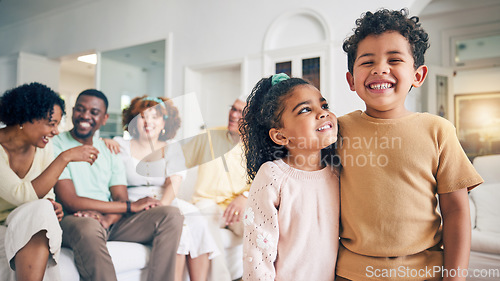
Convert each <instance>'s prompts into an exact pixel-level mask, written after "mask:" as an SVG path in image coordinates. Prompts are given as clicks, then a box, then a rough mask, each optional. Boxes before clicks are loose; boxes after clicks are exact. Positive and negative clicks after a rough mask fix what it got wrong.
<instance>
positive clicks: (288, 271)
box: [240, 73, 339, 280]
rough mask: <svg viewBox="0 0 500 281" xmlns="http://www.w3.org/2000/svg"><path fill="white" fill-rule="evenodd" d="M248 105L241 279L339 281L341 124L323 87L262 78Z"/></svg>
mask: <svg viewBox="0 0 500 281" xmlns="http://www.w3.org/2000/svg"><path fill="white" fill-rule="evenodd" d="M247 103H248V104H247V106H246V107H245V110H244V111H243V114H244V121H243V123H242V125H241V127H240V130H241V132H242V135H243V145H244V148H245V154H246V161H247V172H248V176H249V178H250V181H253V182H252V186H251V188H250V195H249V198H248V203H247V209H246V211H245V214H244V224H245V232H244V233H245V234H244V241H243V247H244V258H243V260H244V261H243V279H244V280H334V278H335V263H336V258H337V250H338V233H339V178H338V172H337V169H336V168H335V167H333V166H334V165H333V164H334V163H333V161H331V160H333V159H334V155H333V153H332V150H333V149H332V148H331V145H332V144H333V143H335V142H336V141H337V119H336V117H335V115H334V114H333V113H331V112H330V111H329V110H328V103H327V102H326V100H325V98H323V96H322V95H321V93H320V92H319V90H318V89H316V88H315V87H314V86H313V85H311V84H310V83H309V82H307V81H305V80H303V79H300V78H289V77H288V76H287V75H286V74H283V73H281V74H276V75H273V76H271V77H269V78H264V79H262V80H260V81H259V82H258V83H257V85H256V86H255V87H254V89H253V90H252V93H251V95H250V96H249V97H248V100H247ZM324 148H326V149H324ZM322 149H323V151H322ZM322 152H324V154H325V155H323V156H322Z"/></svg>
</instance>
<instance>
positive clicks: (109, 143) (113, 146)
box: [101, 138, 120, 154]
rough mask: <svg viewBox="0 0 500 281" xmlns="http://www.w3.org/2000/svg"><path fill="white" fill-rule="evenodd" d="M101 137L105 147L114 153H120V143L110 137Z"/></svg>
mask: <svg viewBox="0 0 500 281" xmlns="http://www.w3.org/2000/svg"><path fill="white" fill-rule="evenodd" d="M101 139H102V140H103V141H104V143H105V144H106V147H107V148H108V149H109V150H110V151H111V152H113V153H114V154H118V153H120V145H119V144H118V142H117V141H115V140H112V139H105V138H101Z"/></svg>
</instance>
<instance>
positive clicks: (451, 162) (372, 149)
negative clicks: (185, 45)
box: [337, 111, 482, 280]
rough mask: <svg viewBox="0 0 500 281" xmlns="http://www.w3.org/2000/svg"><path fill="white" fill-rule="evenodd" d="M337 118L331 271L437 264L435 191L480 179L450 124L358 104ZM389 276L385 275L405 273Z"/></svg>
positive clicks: (351, 274) (357, 274)
mask: <svg viewBox="0 0 500 281" xmlns="http://www.w3.org/2000/svg"><path fill="white" fill-rule="evenodd" d="M339 124H340V126H339V127H340V133H341V135H342V145H341V148H340V149H339V155H340V158H341V161H342V166H343V168H342V171H341V176H340V179H341V225H342V226H341V233H340V237H341V243H342V247H341V249H340V253H339V261H338V263H337V264H338V267H337V273H338V274H339V275H340V276H343V277H345V278H348V279H354V280H358V279H360V278H362V279H365V278H367V277H368V276H367V274H370V275H372V276H371V277H372V278H374V279H373V280H378V279H377V278H376V277H377V276H375V269H383V268H388V267H394V266H395V267H398V266H410V267H411V268H417V269H420V268H425V266H426V265H427V266H430V267H432V266H434V265H437V266H441V265H442V263H443V260H442V252H441V251H440V243H441V239H442V237H441V228H440V226H441V217H440V215H439V213H438V211H437V202H438V200H437V197H436V194H440V193H448V192H453V191H456V190H459V189H462V188H469V189H471V188H473V187H475V186H477V185H478V184H480V183H481V182H482V178H481V177H480V176H479V174H478V173H477V172H476V171H475V170H474V168H473V166H472V164H471V163H470V161H469V160H468V158H467V156H466V155H465V153H464V151H463V150H462V147H461V146H460V143H459V141H458V139H457V137H456V133H455V128H454V127H453V125H452V124H451V123H450V122H448V121H447V120H445V119H444V118H441V117H438V116H435V115H431V114H427V113H414V114H411V115H408V116H406V117H403V118H400V119H377V118H372V117H370V116H368V115H366V114H365V113H363V112H361V111H355V112H352V113H350V114H348V115H345V116H342V117H340V118H339ZM377 257H379V258H377ZM389 257H390V258H389ZM367 266H371V267H372V269H373V270H371V271H370V270H368V269H367ZM403 275H404V274H403ZM396 277H397V278H394V279H392V280H406V279H405V278H403V276H402V275H398V276H396ZM417 279H418V278H417ZM421 279H422V278H420V280H421ZM430 279H431V278H429V280H430ZM380 280H390V279H380ZM409 280H411V278H410V279H409Z"/></svg>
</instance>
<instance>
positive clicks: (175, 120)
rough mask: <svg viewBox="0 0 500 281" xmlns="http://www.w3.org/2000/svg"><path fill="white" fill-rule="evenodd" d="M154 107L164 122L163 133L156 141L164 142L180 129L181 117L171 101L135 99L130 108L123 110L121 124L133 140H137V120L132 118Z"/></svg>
mask: <svg viewBox="0 0 500 281" xmlns="http://www.w3.org/2000/svg"><path fill="white" fill-rule="evenodd" d="M151 107H154V108H155V110H156V113H157V114H158V115H161V116H163V119H164V120H165V127H163V129H165V133H162V134H161V135H160V136H159V137H158V139H159V140H161V141H166V140H169V139H172V138H174V137H175V134H177V130H179V128H180V127H181V117H180V116H179V110H178V109H177V107H175V106H174V103H173V102H172V100H170V99H167V98H163V97H159V98H154V97H148V96H142V97H136V98H134V99H133V100H132V101H131V102H130V106H129V107H127V108H125V109H124V110H123V115H122V124H123V127H124V128H125V130H127V131H128V132H129V133H130V136H132V137H133V138H134V139H137V138H139V131H138V130H137V120H138V118H134V117H136V116H137V115H139V114H141V113H142V112H144V110H146V109H148V108H151Z"/></svg>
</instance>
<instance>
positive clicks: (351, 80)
mask: <svg viewBox="0 0 500 281" xmlns="http://www.w3.org/2000/svg"><path fill="white" fill-rule="evenodd" d="M345 78H346V79H347V84H349V88H350V89H351V91H355V88H354V77H353V76H352V74H351V73H350V72H349V71H347V73H346V74H345Z"/></svg>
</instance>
